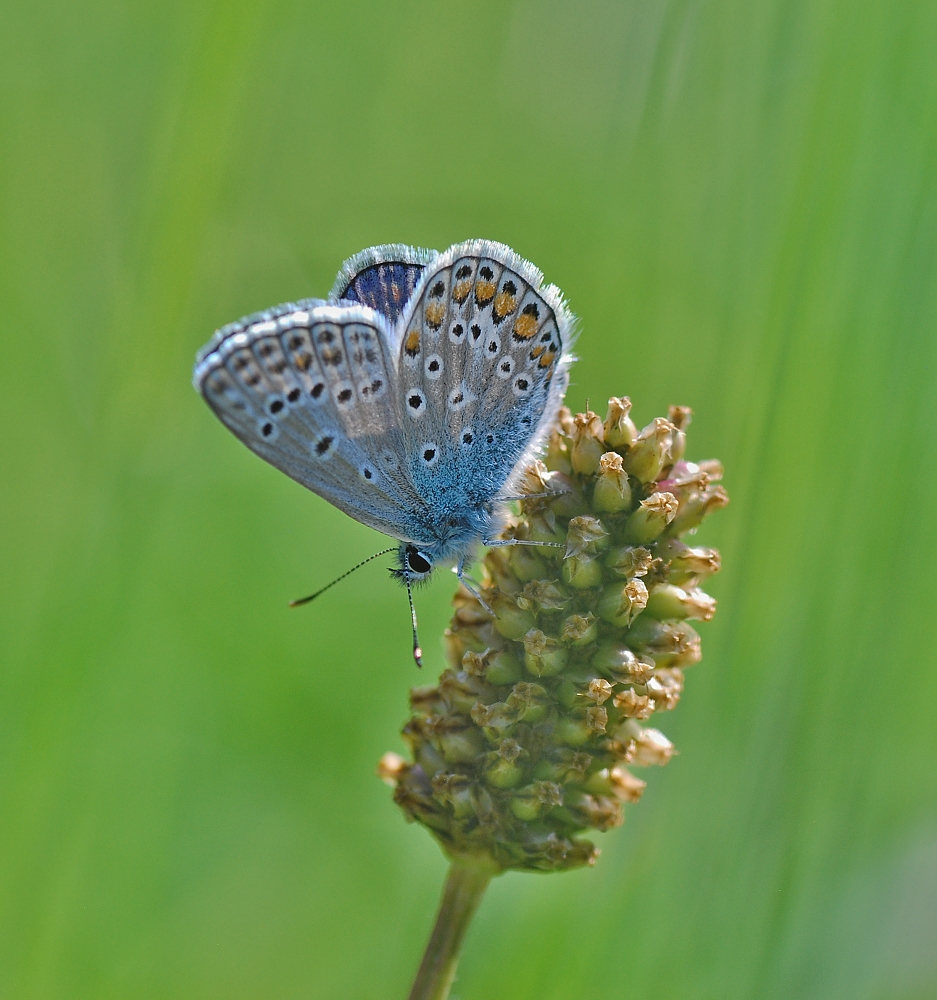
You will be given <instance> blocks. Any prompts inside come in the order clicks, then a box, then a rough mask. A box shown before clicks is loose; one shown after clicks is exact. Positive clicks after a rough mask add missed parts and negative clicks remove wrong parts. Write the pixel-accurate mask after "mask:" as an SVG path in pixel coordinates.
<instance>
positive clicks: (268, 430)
mask: <svg viewBox="0 0 937 1000" xmlns="http://www.w3.org/2000/svg"><path fill="white" fill-rule="evenodd" d="M260 433H261V434H263V436H264V437H270V435H271V434H272V433H273V424H264V425H263V427H261V428H260Z"/></svg>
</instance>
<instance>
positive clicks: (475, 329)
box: [472, 323, 482, 340]
mask: <svg viewBox="0 0 937 1000" xmlns="http://www.w3.org/2000/svg"><path fill="white" fill-rule="evenodd" d="M481 335H482V328H481V327H480V326H479V325H478V324H477V323H473V324H472V340H478V338H479V337H480V336H481Z"/></svg>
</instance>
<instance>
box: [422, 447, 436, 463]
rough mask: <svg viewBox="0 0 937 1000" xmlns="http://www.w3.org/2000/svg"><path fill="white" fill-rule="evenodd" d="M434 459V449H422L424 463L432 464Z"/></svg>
mask: <svg viewBox="0 0 937 1000" xmlns="http://www.w3.org/2000/svg"><path fill="white" fill-rule="evenodd" d="M435 457H436V449H435V448H426V449H424V451H423V461H424V462H432V460H433V459H434V458H435Z"/></svg>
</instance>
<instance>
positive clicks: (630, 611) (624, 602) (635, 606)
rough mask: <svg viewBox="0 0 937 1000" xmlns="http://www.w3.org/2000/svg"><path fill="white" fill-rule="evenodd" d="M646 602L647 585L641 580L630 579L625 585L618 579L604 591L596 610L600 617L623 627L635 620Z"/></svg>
mask: <svg viewBox="0 0 937 1000" xmlns="http://www.w3.org/2000/svg"><path fill="white" fill-rule="evenodd" d="M646 604H647V587H646V586H645V585H644V583H643V582H642V581H641V580H629V581H628V582H627V583H626V584H625V585H624V586H622V585H621V581H617V580H616V581H615V583H612V584H609V585H608V586H607V587H606V588H605V589H604V590H603V591H602V593H601V595H600V596H599V600H598V603H597V604H596V606H595V610H596V614H598V616H599V618H602V619H604V620H605V621H607V622H611V624H612V625H617V626H619V627H620V628H623V627H625V626H626V625H630V624H631V622H632V621H634V619H635V617H636V616H637V615H639V614H640V613H641V612H642V611H643V610H644V607H645V605H646Z"/></svg>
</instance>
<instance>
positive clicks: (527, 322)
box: [495, 303, 537, 340]
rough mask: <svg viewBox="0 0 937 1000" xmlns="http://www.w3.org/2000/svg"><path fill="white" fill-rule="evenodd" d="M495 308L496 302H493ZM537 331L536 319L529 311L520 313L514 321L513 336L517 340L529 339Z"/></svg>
mask: <svg viewBox="0 0 937 1000" xmlns="http://www.w3.org/2000/svg"><path fill="white" fill-rule="evenodd" d="M495 308H497V303H495ZM536 332H537V320H536V319H534V317H533V316H531V315H530V313H521V314H520V316H518V317H517V319H516V320H515V321H514V336H515V337H516V338H517V339H518V340H530V338H531V337H533V336H534V334H535V333H536Z"/></svg>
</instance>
